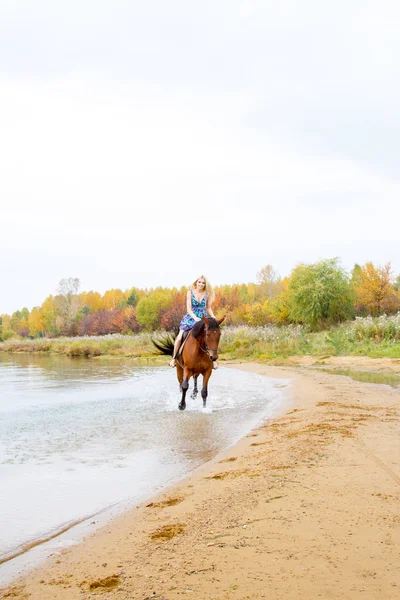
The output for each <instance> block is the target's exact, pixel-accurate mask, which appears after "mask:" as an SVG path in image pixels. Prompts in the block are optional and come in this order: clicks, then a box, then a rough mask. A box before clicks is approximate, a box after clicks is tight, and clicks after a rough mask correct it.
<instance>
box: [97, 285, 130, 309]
mask: <svg viewBox="0 0 400 600" xmlns="http://www.w3.org/2000/svg"><path fill="white" fill-rule="evenodd" d="M125 305H126V300H125V294H124V292H123V291H122V290H107V291H106V292H105V294H104V296H103V308H104V309H105V310H116V309H120V308H124V306H125Z"/></svg>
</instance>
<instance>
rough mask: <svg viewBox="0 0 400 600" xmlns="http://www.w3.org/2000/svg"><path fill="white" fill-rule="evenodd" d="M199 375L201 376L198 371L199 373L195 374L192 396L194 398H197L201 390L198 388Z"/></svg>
mask: <svg viewBox="0 0 400 600" xmlns="http://www.w3.org/2000/svg"><path fill="white" fill-rule="evenodd" d="M198 376H199V374H198V373H197V375H193V381H194V388H193V392H192V395H191V396H190V397H191V399H192V400H196V397H197V394H198V392H199V390H198V389H197V378H198Z"/></svg>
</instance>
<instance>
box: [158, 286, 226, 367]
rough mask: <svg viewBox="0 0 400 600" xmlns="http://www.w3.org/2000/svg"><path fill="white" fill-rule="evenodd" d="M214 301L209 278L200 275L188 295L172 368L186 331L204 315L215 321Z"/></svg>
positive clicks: (176, 341)
mask: <svg viewBox="0 0 400 600" xmlns="http://www.w3.org/2000/svg"><path fill="white" fill-rule="evenodd" d="M213 301H214V290H213V288H212V286H211V284H210V282H209V281H208V279H207V277H205V276H204V275H200V277H198V278H197V279H195V280H194V282H193V283H192V285H191V289H190V290H189V291H188V293H187V295H186V310H187V313H186V315H185V316H184V317H183V319H182V321H181V322H180V325H179V333H178V335H177V337H176V339H175V345H174V355H173V358H172V360H171V362H170V363H169V365H170V367H175V366H176V365H175V356H176V353H177V352H178V349H179V346H180V344H181V340H182V335H183V332H184V331H189V330H190V329H192V327H193V326H194V325H195V323H197V321H201V319H202V318H203V316H204V315H206V316H210V317H212V318H213V319H215V315H214V313H213V310H212V304H213ZM213 368H214V369H217V368H218V365H217V363H216V362H214V363H213Z"/></svg>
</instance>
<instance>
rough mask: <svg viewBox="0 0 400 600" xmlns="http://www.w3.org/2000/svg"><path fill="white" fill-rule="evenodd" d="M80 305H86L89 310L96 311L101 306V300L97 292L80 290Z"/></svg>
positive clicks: (100, 308)
mask: <svg viewBox="0 0 400 600" xmlns="http://www.w3.org/2000/svg"><path fill="white" fill-rule="evenodd" d="M79 299H80V302H81V306H87V307H88V308H89V309H90V312H97V311H98V310H102V308H103V300H102V298H101V295H100V294H99V292H93V291H92V290H90V292H82V293H81V294H79Z"/></svg>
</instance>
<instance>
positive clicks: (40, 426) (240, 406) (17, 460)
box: [0, 354, 288, 576]
mask: <svg viewBox="0 0 400 600" xmlns="http://www.w3.org/2000/svg"><path fill="white" fill-rule="evenodd" d="M200 382H201V378H200V379H199V383H200ZM287 383H288V382H285V381H282V380H272V379H268V378H266V377H262V376H259V375H255V374H250V373H246V372H243V371H239V370H235V369H226V368H225V369H224V368H220V369H219V370H217V371H216V372H214V373H213V375H212V378H211V380H210V383H209V397H208V402H207V404H208V406H207V408H206V409H205V410H203V408H202V400H201V396H200V394H199V396H198V397H197V400H191V399H190V398H189V397H187V410H186V411H185V412H183V413H182V412H180V411H179V410H178V408H177V407H178V402H179V390H178V385H177V381H176V375H175V371H174V370H172V369H170V368H169V367H147V366H137V364H135V363H133V362H132V361H130V360H129V359H101V360H90V359H89V360H87V359H69V358H67V357H63V356H36V355H34V356H29V355H20V356H16V355H11V356H8V355H5V354H0V562H2V563H3V564H1V565H0V576H1V573H2V570H4V569H5V573H6V572H7V569H9V567H10V563H12V561H13V560H14V561H15V560H18V559H16V558H13V557H16V556H17V555H21V554H24V553H26V551H27V549H28V548H29V547H30V546H32V545H34V544H37V543H38V542H41V541H44V540H46V539H49V538H51V537H54V536H56V535H57V534H58V533H59V532H60V531H61V530H63V529H68V528H70V527H72V526H73V525H74V524H77V523H78V522H80V521H85V520H86V519H89V518H93V515H96V514H98V513H100V512H101V511H104V510H105V509H107V508H108V507H112V506H115V505H121V506H122V505H123V506H128V505H133V504H134V503H138V502H140V501H142V500H143V499H144V498H146V497H148V496H150V495H151V494H153V493H154V492H156V491H157V490H159V489H160V488H161V487H163V486H165V485H167V484H168V483H170V482H173V481H176V480H178V479H179V478H182V477H183V476H184V475H186V474H187V473H189V472H190V471H192V470H193V469H195V468H196V467H198V466H200V465H201V464H203V463H204V462H206V461H208V460H210V459H211V458H213V457H214V456H215V455H216V454H218V453H219V452H220V451H221V450H223V449H225V448H227V447H229V446H230V445H232V444H234V443H235V442H236V441H238V440H239V439H240V438H241V437H243V436H244V435H246V434H247V433H248V432H249V431H251V429H253V428H254V427H255V426H256V425H258V424H259V423H260V422H261V421H263V420H264V419H266V418H270V417H273V415H274V414H275V411H276V410H277V409H278V408H279V407H280V406H281V405H282V402H283V401H284V393H283V389H282V388H283V387H285V385H286V384H287ZM71 531H73V529H71V530H70V532H71ZM70 537H71V535H70ZM72 538H73V535H72Z"/></svg>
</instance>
